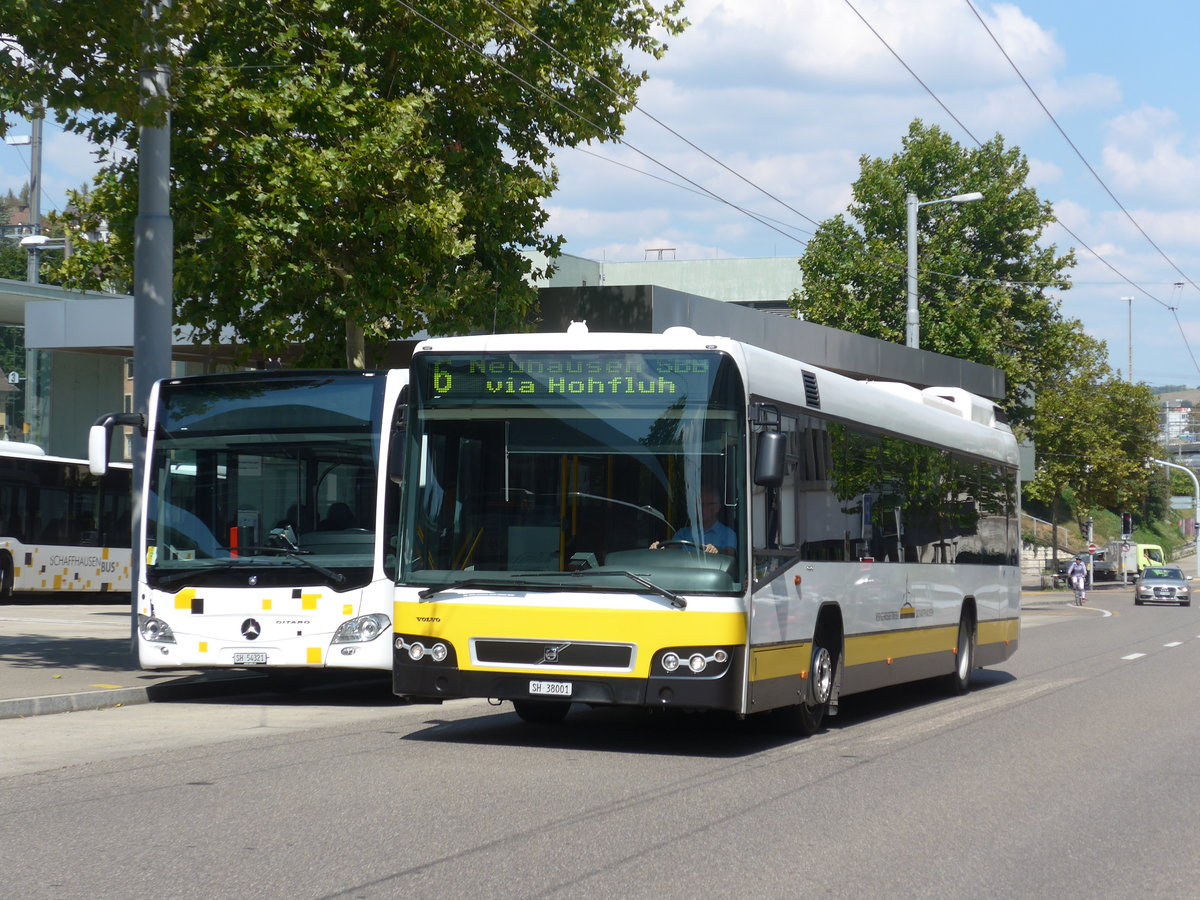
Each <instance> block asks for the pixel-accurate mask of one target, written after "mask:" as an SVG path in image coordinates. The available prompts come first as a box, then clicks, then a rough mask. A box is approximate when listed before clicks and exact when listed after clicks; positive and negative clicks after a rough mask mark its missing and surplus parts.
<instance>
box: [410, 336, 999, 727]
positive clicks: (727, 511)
mask: <svg viewBox="0 0 1200 900" xmlns="http://www.w3.org/2000/svg"><path fill="white" fill-rule="evenodd" d="M409 375H410V379H411V396H410V400H409V406H408V415H409V423H408V429H407V440H406V445H407V450H406V453H405V458H406V465H405V469H404V473H403V479H404V480H403V500H402V507H403V516H402V520H401V526H400V569H399V582H398V585H397V591H396V604H395V612H394V615H393V620H394V622H395V626H394V627H395V631H396V634H395V638H394V642H393V643H394V647H395V667H394V670H393V689H394V691H395V693H396V694H398V695H401V696H405V697H408V698H411V699H413V700H417V701H432V702H440V701H442V700H443V699H447V698H454V697H479V698H496V699H499V700H511V701H512V702H513V704H514V706H515V709H516V712H517V714H518V715H519V716H520V717H522V718H523V719H526V720H529V721H539V722H551V721H558V720H559V719H561V718H562V717H563V716H565V715H566V714H567V710H568V709H569V707H570V704H571V703H573V702H579V703H584V704H592V705H606V704H612V705H626V706H634V707H648V708H668V707H675V708H683V709H700V710H726V711H730V712H733V713H735V714H738V715H739V716H748V715H750V714H757V713H768V714H770V718H772V719H774V720H776V722H777V724H778V725H780V726H782V727H783V729H785V730H787V731H790V732H793V733H804V734H807V733H811V732H812V731H814V730H815V729H817V728H818V727H819V726H820V724H821V722H822V720H823V717H824V716H825V715H826V713H827V712H829V711H831V710H833V711H836V705H837V700H838V697H839V696H846V695H848V694H853V693H856V692H860V691H866V690H871V689H874V688H879V687H884V686H886V685H893V684H898V683H902V682H909V681H915V680H919V679H927V678H939V679H941V680H942V682H943V683H944V685H945V686H946V688H947V689H948V690H950V691H951V692H954V693H961V692H963V691H966V690H967V689H968V687H969V681H970V677H971V672H972V669H973V668H975V667H977V666H984V665H991V664H995V663H999V662H1001V661H1002V660H1004V659H1006V658H1008V657H1009V656H1010V655H1011V654H1012V653H1013V652H1014V651H1015V649H1016V646H1017V639H1018V631H1019V612H1020V571H1019V565H1018V563H1019V556H1018V554H1019V550H1020V533H1019V530H1018V527H1017V523H1018V511H1019V508H1020V505H1019V502H1018V501H1019V495H1018V480H1017V474H1018V454H1017V443H1016V441H1015V439H1014V437H1013V435H1012V432H1011V430H1010V429H1009V427H1008V426H1007V425H1006V424H1005V423H1004V421H1003V419H1002V417H1000V416H999V414H998V413H997V411H996V409H995V407H994V405H993V404H992V403H990V402H989V401H986V400H984V399H982V398H979V397H975V396H973V395H970V394H968V393H966V392H965V391H963V390H961V389H956V388H947V389H935V388H927V389H925V390H923V391H922V390H918V389H916V388H912V387H909V386H906V385H897V384H871V383H863V382H858V381H854V380H852V379H849V378H846V377H843V376H841V375H838V374H835V373H832V372H828V371H824V370H821V369H819V368H817V367H815V366H811V365H807V364H805V363H803V362H800V361H797V360H794V359H791V358H787V357H785V356H781V355H779V354H776V353H772V352H769V351H766V350H763V349H761V348H758V347H755V346H752V345H749V344H745V343H741V342H738V341H734V340H730V339H728V338H721V337H703V336H699V335H697V334H696V333H695V332H694V331H692V330H691V329H689V328H670V329H667V330H666V332H664V333H663V334H659V335H653V334H589V333H587V329H586V326H585V325H583V324H582V323H575V324H573V325H572V326H571V328H570V329H569V330H568V332H567V333H566V334H565V335H562V334H559V335H547V334H542V335H507V336H504V335H492V336H486V337H467V338H447V339H432V340H426V341H423V342H421V343H420V344H418V346H417V348H416V352H415V353H414V355H413V358H412V363H411V366H410V369H409Z"/></svg>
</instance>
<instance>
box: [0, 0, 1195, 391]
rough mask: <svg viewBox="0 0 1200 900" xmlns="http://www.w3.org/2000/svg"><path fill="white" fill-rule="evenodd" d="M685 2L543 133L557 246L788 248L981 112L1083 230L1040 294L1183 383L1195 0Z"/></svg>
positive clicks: (958, 133) (58, 149)
mask: <svg viewBox="0 0 1200 900" xmlns="http://www.w3.org/2000/svg"><path fill="white" fill-rule="evenodd" d="M973 10H977V11H978V13H979V15H980V16H981V17H982V18H983V20H984V22H985V23H986V25H987V28H986V29H985V28H984V26H983V25H982V24H981V23H980V21H979V18H977V17H976V15H975V12H974V11H973ZM685 15H686V16H687V18H688V19H689V21H690V23H691V25H690V27H689V28H688V29H687V30H686V31H685V32H684V33H683V34H681V35H679V36H677V37H674V38H670V39H669V41H668V42H669V44H670V48H669V50H668V51H667V53H666V55H665V56H664V57H663V58H662V59H661V60H653V59H644V60H641V59H639V60H635V62H636V64H637V65H638V67H639V68H645V69H646V70H647V72H648V73H649V75H650V78H649V80H648V81H647V82H646V84H645V85H644V86H643V87H642V90H641V92H640V95H639V98H638V103H639V106H640V107H641V109H643V110H645V111H646V112H647V113H649V116H647V115H643V114H641V113H639V112H633V113H631V114H630V115H629V117H628V118H627V120H626V132H625V135H624V143H623V144H614V143H604V144H592V145H589V146H585V147H582V148H578V149H564V150H562V151H560V152H559V153H558V154H557V157H556V162H557V165H558V168H559V171H560V185H559V190H558V191H557V192H556V193H555V195H554V196H553V197H551V198H550V200H549V201H548V202H547V208H548V210H549V212H550V216H551V217H550V222H549V228H550V230H551V231H552V232H556V233H561V234H562V235H563V236H564V237H565V238H566V244H565V246H564V250H565V252H567V253H571V254H575V255H577V256H583V257H587V258H590V259H603V260H642V259H648V258H655V257H656V256H657V253H650V252H648V251H650V250H651V249H652V248H661V247H672V248H674V257H675V258H676V259H713V258H728V257H739V258H756V257H771V256H787V257H795V256H800V255H801V254H803V252H804V242H805V241H806V240H807V238H808V237H809V236H810V235H811V233H812V231H813V227H814V226H813V225H812V224H811V222H809V221H806V220H805V218H803V217H801V216H798V215H797V214H796V212H797V211H798V212H799V213H802V214H803V216H804V217H808V218H809V219H813V220H816V221H822V220H824V219H827V218H829V217H831V216H833V215H836V214H838V213H840V212H844V211H845V209H846V206H847V204H848V203H849V201H850V187H851V184H852V183H853V182H854V180H855V179H856V178H857V177H858V174H859V160H860V158H861V157H862V156H864V155H865V156H870V157H883V158H887V157H890V156H892V155H893V154H895V153H897V152H899V150H900V149H901V143H900V142H901V139H902V138H903V136H904V134H905V133H906V132H907V129H908V125H909V123H910V122H911V121H912V120H913V119H915V118H919V119H921V120H922V121H924V122H925V123H926V124H935V125H938V126H940V127H941V128H943V129H944V130H945V131H947V132H948V133H949V134H950V135H951V137H953V138H954V139H955V140H957V141H958V142H959V143H961V144H963V145H964V146H966V147H972V146H974V143H975V142H974V140H973V139H972V137H971V135H974V136H975V137H976V138H978V139H980V140H987V139H989V138H991V137H992V136H993V135H995V134H997V133H999V134H1000V135H1002V136H1003V138H1004V141H1005V144H1006V145H1007V146H1016V147H1019V148H1020V149H1021V151H1022V152H1023V153H1024V154H1025V155H1026V156H1027V157H1028V158H1029V161H1030V167H1031V171H1030V178H1029V182H1030V184H1031V185H1032V186H1033V187H1034V188H1035V189H1036V190H1037V192H1038V194H1039V196H1040V197H1041V198H1042V199H1043V200H1046V201H1049V202H1050V203H1051V204H1052V205H1053V208H1054V211H1055V214H1056V216H1057V218H1058V219H1059V221H1060V222H1061V223H1062V224H1063V225H1064V226H1065V227H1066V228H1067V229H1069V230H1070V232H1073V233H1074V235H1075V236H1076V237H1077V238H1078V241H1079V242H1082V244H1086V245H1087V247H1088V248H1090V250H1089V249H1086V248H1085V247H1084V246H1082V245H1081V244H1080V243H1079V242H1077V240H1076V237H1072V235H1071V234H1070V233H1068V232H1067V231H1066V230H1064V229H1063V228H1061V227H1059V226H1057V225H1054V226H1051V228H1050V229H1049V230H1048V231H1047V232H1046V235H1045V236H1044V241H1045V242H1047V243H1053V244H1055V245H1056V246H1058V247H1059V248H1060V249H1066V248H1068V247H1075V248H1076V255H1077V258H1078V265H1077V266H1076V267H1075V269H1074V270H1072V273H1071V280H1072V282H1073V287H1072V289H1071V290H1069V291H1065V292H1061V293H1060V294H1056V295H1055V296H1056V298H1057V299H1058V300H1059V301H1060V302H1061V308H1062V312H1063V314H1064V315H1066V316H1067V317H1070V318H1075V319H1079V320H1080V321H1081V322H1082V323H1083V325H1084V328H1085V330H1086V331H1087V332H1088V333H1089V334H1091V335H1093V336H1094V337H1096V338H1099V339H1101V340H1103V341H1105V342H1106V343H1107V344H1108V348H1109V359H1110V363H1111V364H1112V366H1113V368H1114V369H1118V370H1120V372H1121V373H1122V375H1123V376H1125V377H1128V375H1129V359H1130V355H1131V354H1132V360H1133V367H1132V371H1133V377H1134V379H1135V380H1137V381H1145V382H1147V383H1149V384H1151V385H1156V386H1157V385H1165V384H1185V385H1188V386H1189V387H1195V386H1198V385H1200V364H1198V362H1197V360H1198V359H1200V287H1198V285H1200V99H1197V96H1196V94H1195V85H1196V84H1197V83H1200V58H1198V57H1197V56H1196V55H1195V54H1194V52H1192V50H1191V45H1193V44H1194V40H1195V35H1196V34H1197V33H1200V6H1198V5H1196V4H1194V3H1192V2H1187V0H1145V2H1143V3H1140V4H1130V3H1128V2H1122V3H1118V2H1115V0H1091V2H1087V3H1085V2H1082V0H1036V2H1033V0H1023V2H1015V3H987V2H981V0H970V2H968V0H688V3H687V5H686V7H685ZM864 20H865V22H864ZM872 29H873V30H874V32H877V33H878V35H879V36H878V37H877V36H876V34H874V33H873V32H872ZM989 30H990V31H991V34H992V35H994V36H995V39H996V40H997V41H999V43H1000V44H1001V45H1002V46H1003V48H1004V51H1005V52H1006V53H1007V54H1008V56H1009V57H1010V58H1011V60H1012V62H1013V63H1014V64H1015V66H1016V69H1017V70H1019V73H1020V74H1018V72H1017V71H1014V68H1013V66H1012V65H1010V63H1009V62H1008V61H1007V60H1006V59H1005V56H1004V54H1003V53H1001V51H1000V49H998V48H997V46H996V43H995V41H993V38H992V36H990V35H989V33H988V32H989ZM880 38H882V39H883V40H882V41H881V40H880ZM884 41H886V44H887V46H885V44H884ZM888 47H890V48H891V49H890V50H889V49H888ZM893 52H894V53H893ZM897 56H899V57H900V58H901V59H902V60H903V62H904V64H906V65H907V66H908V68H910V69H911V70H912V71H913V72H914V73H915V75H916V76H917V77H919V78H920V81H921V82H924V84H925V85H926V86H927V87H928V88H929V89H930V91H932V92H933V93H934V94H936V95H937V98H938V99H939V100H940V101H941V104H944V105H945V107H947V108H948V109H949V110H950V112H951V113H953V116H951V115H950V114H948V113H947V112H946V111H945V110H944V109H943V108H942V106H941V105H939V103H938V101H937V100H935V99H934V98H933V97H931V96H930V93H929V92H928V91H927V90H926V88H925V87H922V85H921V83H920V82H918V80H917V77H914V75H913V74H910V73H909V72H908V71H906V69H905V67H904V65H902V64H901V62H899V61H898V60H897V58H896V57H897ZM1022 76H1023V78H1024V79H1025V80H1026V81H1027V82H1028V83H1029V85H1030V86H1031V87H1032V89H1033V92H1035V93H1036V97H1035V96H1034V93H1031V91H1030V89H1029V88H1027V87H1026V86H1025V84H1024V83H1023V82H1022ZM1039 99H1040V103H1039ZM1043 105H1044V106H1045V109H1043ZM1047 110H1048V112H1049V114H1048V113H1047ZM1051 114H1052V116H1053V119H1052V118H1051ZM651 117H653V118H651ZM956 118H957V119H958V120H959V122H961V123H962V125H963V126H965V127H966V129H968V130H969V132H970V134H968V133H967V132H966V131H964V130H963V128H962V127H960V125H959V124H958V122H956V121H955V119H956ZM654 119H657V120H659V121H660V122H662V123H664V124H665V125H667V126H670V129H672V130H674V131H675V132H678V134H680V135H682V136H683V137H684V138H686V139H687V141H690V142H691V144H694V145H695V146H696V147H699V148H700V150H697V149H695V148H694V147H692V146H689V145H688V143H686V142H684V141H683V140H681V139H680V138H679V137H677V136H675V135H672V134H671V133H670V131H668V130H667V129H665V128H663V127H662V125H660V124H657V123H656V122H655V121H654ZM1056 122H1057V125H1056V124H1055V123H1056ZM1060 128H1061V132H1060ZM22 133H27V131H23V130H22V128H21V127H20V125H18V127H16V128H13V129H12V130H11V131H10V135H15V134H22ZM1064 133H1065V136H1064ZM89 150H90V148H89V147H88V145H87V144H86V142H84V141H83V140H82V139H81V138H78V137H75V136H73V135H69V134H63V133H62V132H61V131H59V130H58V129H57V128H55V127H53V126H52V125H48V127H47V134H46V146H45V151H44V156H43V177H44V184H45V191H44V193H43V201H42V203H43V208H44V209H53V208H58V207H60V206H61V205H62V203H63V199H64V197H65V191H66V190H67V189H68V188H74V187H78V186H80V185H81V184H84V183H85V182H87V181H88V180H89V179H90V177H91V175H92V174H93V173H94V172H95V169H96V163H95V161H94V159H93V158H92V157H91V155H90V153H89ZM701 150H702V151H703V152H701ZM705 154H708V156H706V155H705ZM709 156H711V157H715V158H716V159H717V160H720V162H721V163H723V164H724V166H725V167H728V169H731V170H733V172H736V173H737V174H733V173H731V172H730V171H728V169H726V168H724V167H722V166H721V165H719V164H717V163H715V162H713V161H712V159H710V158H709ZM1081 157H1082V158H1081ZM660 164H661V165H660ZM1089 167H1090V170H1089ZM28 171H29V152H28V147H12V146H4V145H2V144H0V190H3V189H5V188H6V187H7V186H12V187H13V189H14V190H16V189H19V187H20V185H21V184H22V183H24V182H25V181H26V180H27V179H28ZM1093 172H1094V174H1093ZM681 176H682V177H681ZM683 177H686V178H687V179H690V180H692V181H694V182H696V183H698V184H700V185H703V186H704V187H705V188H706V189H708V190H710V191H712V192H713V193H715V194H717V195H719V196H720V197H721V198H723V199H724V200H725V201H726V203H721V202H718V201H715V200H713V199H711V198H709V197H705V196H703V195H700V194H698V193H697V191H696V189H695V188H693V187H691V186H689V185H687V184H686V183H685V182H684V180H683ZM985 189H986V186H985ZM768 194H769V195H774V197H776V198H778V199H779V200H781V201H783V203H784V204H786V206H785V205H782V204H781V203H779V202H777V201H776V200H775V199H772V197H771V196H768ZM1114 198H1115V199H1114ZM921 199H922V200H925V199H933V198H921ZM985 202H986V201H985ZM730 204H732V205H736V206H740V207H744V208H746V209H749V210H752V211H754V212H755V213H756V214H758V215H760V216H761V217H764V218H767V219H770V220H776V221H775V223H774V224H775V227H774V228H772V227H768V226H765V225H763V224H760V223H759V222H756V221H755V220H754V219H752V218H750V217H748V216H746V215H745V214H743V213H740V212H738V211H737V210H735V209H733V208H732V206H731V205H730ZM788 207H791V209H788ZM1122 207H1123V208H1124V209H1122ZM1143 232H1144V234H1143ZM919 269H920V266H918V271H919ZM1126 298H1132V299H1126Z"/></svg>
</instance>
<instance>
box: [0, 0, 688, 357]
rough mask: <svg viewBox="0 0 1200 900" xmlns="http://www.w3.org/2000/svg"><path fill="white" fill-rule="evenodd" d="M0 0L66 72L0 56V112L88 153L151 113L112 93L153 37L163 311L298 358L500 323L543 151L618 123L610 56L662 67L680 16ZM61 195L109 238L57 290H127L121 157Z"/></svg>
mask: <svg viewBox="0 0 1200 900" xmlns="http://www.w3.org/2000/svg"><path fill="white" fill-rule="evenodd" d="M10 2H15V3H16V7H15V9H13V8H6V9H5V10H4V11H0V34H2V33H5V32H8V33H14V34H17V35H18V38H19V40H20V43H21V46H22V47H23V48H24V50H25V51H26V53H27V54H28V56H29V57H30V58H31V59H34V60H38V61H39V62H45V63H48V64H49V71H52V72H56V73H62V72H67V71H69V72H70V73H72V74H71V75H56V76H50V75H44V74H41V71H42V70H36V71H35V68H36V67H30V66H17V67H16V68H14V64H13V63H12V62H11V60H9V61H0V108H9V109H13V108H17V106H18V104H21V103H28V102H30V100H31V98H34V97H37V96H42V95H44V96H47V97H49V106H50V108H51V109H53V110H55V113H56V115H58V116H59V118H60V119H62V120H64V121H65V123H66V125H67V127H69V128H73V129H74V130H77V131H80V132H82V133H85V134H88V135H89V136H90V137H91V138H92V139H93V140H94V141H96V142H97V143H99V144H105V143H106V142H108V141H112V140H123V141H125V142H127V143H129V144H130V145H133V146H136V143H137V132H136V128H135V125H136V123H137V122H138V121H139V120H146V121H156V119H155V116H156V115H161V112H162V110H161V109H156V108H150V109H149V110H141V109H139V107H138V105H137V97H136V94H135V93H134V92H133V90H131V88H130V85H135V84H136V78H135V77H134V72H135V71H136V66H137V62H138V60H139V57H140V50H139V48H140V47H141V46H142V44H143V42H144V41H146V40H148V39H149V38H150V37H151V36H152V34H155V33H156V34H157V35H158V36H159V37H160V38H164V39H165V38H170V39H171V40H170V46H171V47H172V48H173V55H172V58H171V59H170V64H171V68H172V71H173V73H174V74H173V79H172V87H171V94H172V98H173V102H172V109H171V130H172V151H171V158H172V177H173V181H172V206H173V209H174V216H175V222H174V227H175V247H176V256H175V300H176V321H177V322H178V323H181V324H188V325H191V326H193V327H194V328H195V329H197V332H198V334H199V335H200V336H201V338H203V339H210V340H217V338H218V336H219V335H220V333H221V331H222V329H223V328H225V327H227V326H230V325H233V326H235V327H236V329H237V333H238V335H239V338H240V340H241V341H242V342H243V343H244V344H245V345H246V349H247V350H249V349H254V350H256V351H259V352H265V353H277V352H280V351H282V350H283V348H284V347H285V345H288V344H299V345H301V346H302V347H303V348H304V359H303V362H305V363H308V364H332V363H336V362H337V361H339V360H340V359H342V358H343V352H344V351H343V346H346V348H347V349H346V351H345V352H347V353H348V355H349V358H350V359H351V360H352V361H356V362H357V361H358V360H359V357H358V355H357V344H358V342H359V341H360V340H365V341H384V340H387V339H391V338H399V337H407V336H409V335H411V334H413V333H414V332H418V331H420V330H422V329H428V330H430V331H432V332H436V333H456V332H461V331H465V330H471V329H476V328H488V329H491V328H493V327H495V328H499V329H507V330H515V329H519V328H521V327H522V326H523V324H524V322H525V320H526V318H527V314H528V311H529V309H530V307H531V305H532V302H533V300H534V298H535V293H534V291H533V289H532V288H531V287H530V283H529V279H530V276H534V275H537V274H540V273H537V272H533V271H532V270H531V268H530V264H529V263H528V262H527V261H526V260H525V258H524V257H523V256H522V255H521V253H520V251H521V249H522V248H534V249H537V250H541V251H543V252H545V253H547V254H548V255H551V256H553V255H555V254H556V252H557V250H558V248H559V247H560V246H561V242H562V239H561V237H558V236H555V235H551V234H548V233H547V232H546V231H545V224H546V221H547V213H546V212H545V210H544V209H543V208H542V201H543V200H544V199H545V198H547V197H549V196H550V194H551V193H552V191H553V190H554V187H555V184H556V178H557V175H556V173H555V171H554V168H553V166H552V164H551V154H552V151H553V148H554V147H556V146H573V145H575V144H578V143H581V142H584V141H589V140H603V139H606V138H608V137H610V136H611V135H613V134H619V133H620V131H621V119H622V116H623V115H624V114H625V113H627V112H628V111H629V110H630V109H631V108H632V105H633V103H634V101H635V96H636V91H637V89H638V87H639V86H640V85H641V83H642V82H643V81H644V80H645V78H646V75H645V73H644V72H640V73H639V72H635V71H633V70H632V69H631V68H630V67H629V66H628V65H627V64H626V61H625V58H624V55H625V54H626V53H630V52H637V53H645V54H650V55H652V56H659V55H661V54H662V53H663V52H664V50H665V49H666V48H665V44H663V43H662V42H661V40H660V39H659V38H658V37H657V35H661V34H675V33H678V32H679V31H680V30H681V29H682V27H683V26H684V24H685V23H684V22H683V20H682V19H681V18H679V10H680V7H681V5H682V3H681V0H667V2H666V3H665V4H664V5H663V6H662V7H661V8H656V7H655V6H653V5H652V4H651V3H650V2H648V0H592V2H589V3H586V4H585V3H565V4H564V3H559V2H554V0H510V2H506V3H505V4H503V5H502V7H501V8H502V9H503V12H500V11H498V10H497V9H496V8H495V7H493V6H492V5H490V4H486V3H476V2H469V0H429V2H426V3H423V4H421V7H420V13H416V12H414V11H412V9H411V8H410V7H409V5H408V4H406V3H403V2H400V0H343V2H340V3H336V4H334V3H328V2H313V0H308V2H304V3H298V2H294V0H285V2H280V3H271V4H263V3H251V2H248V0H196V2H191V3H187V4H181V3H180V4H175V5H174V6H173V7H171V8H169V9H167V10H166V11H165V13H164V16H163V18H162V19H161V20H160V21H159V22H156V23H154V24H153V25H151V24H149V23H147V22H145V21H144V20H143V19H142V18H141V16H140V5H139V4H124V3H116V2H97V3H94V4H91V5H89V6H88V8H87V14H83V13H82V10H81V9H79V8H78V6H77V5H72V8H71V14H70V15H68V14H67V12H66V4H41V3H34V2H32V0H10ZM99 17H104V21H99ZM94 19H95V21H94ZM31 23H32V24H31ZM535 35H536V37H535ZM547 45H549V46H547ZM550 47H554V48H557V51H559V52H555V50H552V49H550ZM560 53H561V54H562V55H560ZM564 56H565V57H568V58H569V59H570V60H571V62H568V61H567V60H566V59H564ZM576 64H578V65H579V66H581V67H582V69H580V68H577V67H576ZM6 67H7V72H6ZM583 70H587V71H591V72H593V73H595V75H596V76H597V78H598V80H599V81H600V82H603V83H604V84H606V85H609V86H611V88H612V90H611V91H610V90H609V88H606V87H601V86H600V84H598V83H597V81H593V80H591V79H589V78H587V77H586V76H584V75H583V74H582V71H583ZM6 75H11V76H12V77H13V80H12V81H11V82H9V81H7V80H6ZM614 92H615V93H614ZM87 110H94V111H96V112H95V114H92V113H89V112H87ZM77 203H78V205H79V215H78V220H77V221H76V222H75V223H74V224H73V227H75V228H78V229H86V228H87V227H89V225H94V224H95V223H96V222H97V221H98V220H99V219H100V218H104V219H106V220H107V221H108V223H109V226H110V228H111V229H112V233H113V235H114V240H113V241H112V242H111V243H110V244H107V245H92V246H90V247H87V248H82V247H81V248H80V249H79V252H78V253H77V254H76V255H75V256H74V257H73V258H72V260H71V261H70V262H69V263H68V264H66V265H65V266H64V267H63V271H62V275H63V277H64V278H65V279H66V281H67V282H68V283H69V284H70V285H72V286H74V287H81V288H89V287H92V288H97V287H104V286H114V285H116V286H120V285H128V280H129V276H130V271H131V248H132V234H133V225H134V219H135V217H136V211H137V206H136V203H137V171H136V162H135V161H134V160H132V159H129V158H122V159H118V160H116V161H115V162H114V163H113V166H112V168H111V170H110V171H108V172H107V173H105V175H104V176H103V177H102V178H101V179H100V181H99V182H98V183H97V185H96V187H95V189H94V190H93V191H92V193H91V196H90V197H89V198H87V199H83V198H77ZM126 289H127V288H126Z"/></svg>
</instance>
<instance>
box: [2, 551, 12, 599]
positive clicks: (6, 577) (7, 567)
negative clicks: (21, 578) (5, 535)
mask: <svg viewBox="0 0 1200 900" xmlns="http://www.w3.org/2000/svg"><path fill="white" fill-rule="evenodd" d="M12 598H13V564H12V559H10V558H9V557H7V556H5V557H4V558H2V559H0V603H9V602H11V601H12Z"/></svg>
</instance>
